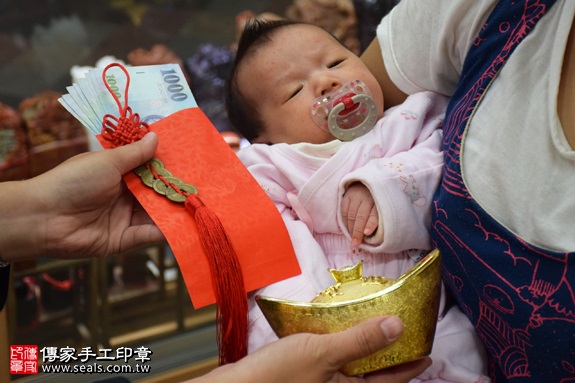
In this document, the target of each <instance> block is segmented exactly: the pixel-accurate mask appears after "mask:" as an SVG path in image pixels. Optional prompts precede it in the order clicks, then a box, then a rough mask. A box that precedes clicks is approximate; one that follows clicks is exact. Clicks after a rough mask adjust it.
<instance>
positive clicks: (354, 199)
mask: <svg viewBox="0 0 575 383" xmlns="http://www.w3.org/2000/svg"><path fill="white" fill-rule="evenodd" d="M226 104H227V108H228V114H229V118H230V120H231V122H232V124H233V125H234V126H235V127H236V129H238V131H240V133H241V134H243V136H244V137H246V138H247V139H248V140H249V141H250V142H251V143H252V145H250V146H248V147H246V148H244V149H242V150H240V151H239V153H238V156H239V158H240V159H241V160H242V162H243V163H244V164H245V165H246V166H247V168H248V169H249V171H250V172H251V173H252V174H253V176H254V177H255V178H256V180H257V181H258V182H259V184H260V185H261V187H262V188H263V189H264V190H265V191H266V192H267V194H268V195H269V197H270V198H271V199H272V200H273V201H274V203H275V205H276V206H277V208H278V209H279V211H280V213H281V215H282V217H283V219H284V222H285V224H286V227H287V229H288V231H289V233H290V238H291V239H292V242H293V246H294V249H295V252H296V256H297V257H298V261H299V264H300V267H301V270H302V274H301V275H298V276H296V277H293V278H290V279H287V280H284V281H281V282H278V283H275V284H272V285H270V286H267V287H265V288H263V289H260V290H258V291H256V292H255V293H253V295H252V296H251V297H250V328H249V351H250V352H253V351H254V350H255V349H257V348H259V347H261V346H262V345H264V344H267V343H269V342H271V341H272V340H274V339H277V338H276V336H275V334H274V333H273V330H272V329H271V327H270V326H269V325H268V323H267V321H266V319H265V318H264V317H263V314H262V312H261V311H260V310H259V308H258V306H257V304H255V302H254V299H253V297H254V295H255V294H260V295H265V296H271V297H275V298H281V299H290V300H297V301H310V300H312V299H313V298H314V297H315V295H316V294H317V293H318V292H320V291H322V290H323V289H325V288H326V287H328V286H330V285H332V284H333V283H334V282H333V280H332V279H331V275H330V274H329V273H328V272H327V269H328V268H333V269H339V268H342V267H344V266H350V265H354V264H356V263H358V262H359V261H363V270H364V272H363V274H364V276H369V275H379V276H384V277H387V278H392V279H396V278H398V277H399V276H400V275H402V274H403V273H405V272H406V271H407V270H409V269H410V268H411V267H412V266H413V265H414V264H415V262H417V261H418V260H419V259H421V258H422V257H423V256H424V255H425V254H427V252H428V251H429V250H430V249H431V248H432V245H431V243H430V237H429V233H428V229H429V224H430V214H431V208H430V203H431V200H432V196H433V193H434V192H435V189H436V187H437V186H438V183H439V180H440V177H441V171H442V166H443V154H442V152H441V138H442V131H441V123H442V119H443V112H444V110H445V108H446V106H447V100H446V99H445V98H444V97H442V96H440V95H438V94H434V93H428V92H426V93H419V94H415V95H413V96H410V97H409V98H408V99H407V100H406V101H405V103H404V104H402V105H400V106H398V107H395V108H392V109H389V110H387V111H385V112H384V110H383V105H384V99H383V95H382V91H381V88H380V87H379V85H378V82H377V80H376V79H375V77H374V76H373V75H372V74H371V72H370V71H369V70H368V68H367V67H366V66H365V65H364V64H363V62H362V61H361V60H360V58H359V57H358V56H356V55H355V54H353V53H352V52H351V51H350V50H348V49H347V48H346V47H345V46H343V45H342V44H341V43H340V42H339V41H338V40H337V39H335V38H334V37H333V36H332V35H330V34H329V33H328V32H326V31H325V30H323V29H321V28H319V27H316V26H313V25H309V24H302V23H293V22H288V21H281V20H279V21H277V20H276V21H268V22H264V21H258V20H254V21H252V22H250V23H248V24H247V25H246V29H245V31H244V33H243V34H242V37H241V39H240V42H239V45H238V51H237V55H236V59H235V63H234V67H233V69H232V71H231V73H230V77H229V79H228V84H227V92H226ZM415 249H417V250H415ZM480 344H481V343H480V342H479V340H478V339H477V337H476V335H475V331H474V329H473V327H472V326H471V324H470V323H469V321H468V320H467V319H466V317H465V316H464V315H463V314H462V313H461V312H460V311H459V310H458V308H457V307H455V306H451V307H447V306H446V305H445V299H444V297H442V306H441V309H440V317H439V318H438V326H437V331H436V338H435V342H434V348H433V352H432V355H431V357H432V359H433V361H434V363H433V365H432V366H431V367H430V368H429V369H428V370H426V371H425V372H424V373H423V374H422V375H421V376H420V377H418V380H416V381H434V382H486V381H488V379H487V378H486V377H485V376H484V372H485V369H486V366H485V358H484V354H483V349H482V348H481V346H480Z"/></svg>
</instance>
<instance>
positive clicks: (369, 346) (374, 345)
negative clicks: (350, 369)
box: [330, 316, 403, 366]
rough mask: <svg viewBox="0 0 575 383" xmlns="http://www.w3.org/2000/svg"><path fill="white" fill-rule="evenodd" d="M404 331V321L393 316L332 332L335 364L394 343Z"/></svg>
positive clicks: (358, 357)
mask: <svg viewBox="0 0 575 383" xmlns="http://www.w3.org/2000/svg"><path fill="white" fill-rule="evenodd" d="M402 333H403V322H402V321H401V319H399V318H397V317H393V316H386V317H378V318H372V319H370V320H367V321H365V322H363V323H360V324H358V325H357V326H354V327H352V328H349V329H347V330H345V331H342V332H340V333H336V334H332V336H333V339H332V342H333V343H331V345H330V349H331V350H338V351H337V352H332V353H331V354H330V356H331V357H332V359H333V360H332V361H331V362H332V363H334V366H342V365H343V364H346V363H348V362H352V361H354V360H357V359H360V358H363V357H366V356H368V355H371V354H373V353H374V352H376V351H379V350H381V349H382V348H385V347H387V346H389V345H390V344H392V343H393V342H394V341H395V340H397V339H398V338H399V337H400V336H401V334H402Z"/></svg>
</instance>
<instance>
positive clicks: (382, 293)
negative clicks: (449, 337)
mask: <svg viewBox="0 0 575 383" xmlns="http://www.w3.org/2000/svg"><path fill="white" fill-rule="evenodd" d="M440 268H441V256H440V252H439V250H437V249H436V250H433V251H431V252H430V253H429V254H428V255H427V256H425V258H423V259H422V260H421V261H419V262H418V263H417V264H415V265H414V266H413V267H412V268H411V269H410V270H409V271H407V272H406V273H405V274H403V275H402V276H401V277H399V278H398V279H396V280H392V279H386V278H384V277H377V276H371V277H362V276H361V273H362V264H361V263H359V264H357V265H355V266H353V267H346V268H343V269H339V270H330V272H331V273H332V275H333V276H334V278H335V280H336V284H335V285H333V286H330V287H328V288H327V289H325V290H324V291H322V292H321V293H319V294H318V295H317V296H316V297H315V298H314V299H313V300H312V301H311V302H296V301H289V300H283V299H275V298H271V297H264V296H257V297H256V302H257V303H258V305H259V307H260V308H261V310H262V311H263V313H264V315H265V317H266V319H267V321H268V322H269V324H270V326H271V327H272V329H273V330H274V331H275V333H276V334H277V336H278V337H280V338H281V337H284V336H287V335H291V334H295V333H301V332H308V333H315V334H325V333H334V332H338V331H342V330H345V329H347V328H349V327H352V326H354V325H356V324H358V323H360V322H363V321H365V320H366V319H369V318H373V317H377V316H381V315H394V316H397V317H399V318H401V319H402V320H403V323H404V326H405V329H404V333H403V335H402V336H401V338H399V340H397V341H396V342H395V343H393V344H392V345H390V346H389V347H386V348H384V349H382V350H380V351H377V352H375V353H373V354H372V355H369V356H367V357H365V358H362V359H358V360H356V361H353V362H350V363H348V364H346V365H345V366H344V367H343V368H342V369H341V371H342V372H343V373H344V374H345V375H348V376H351V375H359V374H365V373H368V372H371V371H376V370H380V369H382V368H386V367H391V366H395V365H398V364H401V363H406V362H410V361H413V360H417V359H420V358H422V357H424V356H427V355H429V354H430V353H431V347H432V345H433V338H434V336H435V326H436V323H437V312H438V310H439V296H440V289H441V276H440Z"/></svg>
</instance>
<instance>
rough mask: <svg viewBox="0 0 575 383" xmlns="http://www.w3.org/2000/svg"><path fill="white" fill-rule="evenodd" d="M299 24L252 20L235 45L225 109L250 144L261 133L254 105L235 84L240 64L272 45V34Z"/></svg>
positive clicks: (286, 21)
mask: <svg viewBox="0 0 575 383" xmlns="http://www.w3.org/2000/svg"><path fill="white" fill-rule="evenodd" d="M296 24H301V23H298V22H294V21H288V20H272V21H265V20H261V19H257V18H255V19H252V20H250V21H248V22H247V23H246V26H245V28H244V31H243V32H242V35H241V37H240V41H239V43H238V50H237V52H236V57H235V59H234V63H233V65H232V68H231V70H230V73H229V76H228V78H227V81H226V91H225V94H226V109H227V113H228V118H229V120H230V123H231V124H232V125H233V126H234V127H235V128H236V129H237V130H238V132H240V134H241V135H242V136H243V137H245V138H246V139H247V140H248V141H250V142H253V140H255V139H256V138H258V136H259V135H260V134H261V132H262V131H263V130H264V126H263V122H262V121H261V119H260V117H259V114H258V111H257V105H252V104H250V103H249V102H248V100H247V99H246V97H245V96H244V95H243V94H242V93H241V92H240V89H239V87H238V82H237V74H238V68H239V67H240V64H241V63H242V62H243V61H245V60H249V58H250V57H251V56H252V55H253V54H254V53H255V52H256V51H257V50H258V48H261V47H262V46H264V45H266V44H268V43H269V42H271V37H272V35H273V34H274V33H275V32H276V31H278V30H279V29H282V28H284V27H286V26H289V25H296Z"/></svg>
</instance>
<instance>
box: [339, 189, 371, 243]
mask: <svg viewBox="0 0 575 383" xmlns="http://www.w3.org/2000/svg"><path fill="white" fill-rule="evenodd" d="M341 215H342V218H343V222H344V224H345V225H346V227H347V230H348V231H349V233H350V234H351V244H352V245H353V246H356V247H357V246H359V245H360V244H361V243H362V242H363V237H364V236H366V235H371V234H373V233H374V232H375V230H376V229H377V226H378V221H379V217H378V214H377V208H376V206H375V201H374V200H373V197H372V195H371V193H370V191H369V189H368V188H367V187H366V186H365V185H364V184H362V183H359V182H356V183H353V184H351V185H350V186H349V187H348V189H347V190H346V191H345V193H344V194H343V199H342V201H341Z"/></svg>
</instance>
